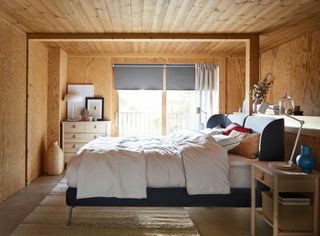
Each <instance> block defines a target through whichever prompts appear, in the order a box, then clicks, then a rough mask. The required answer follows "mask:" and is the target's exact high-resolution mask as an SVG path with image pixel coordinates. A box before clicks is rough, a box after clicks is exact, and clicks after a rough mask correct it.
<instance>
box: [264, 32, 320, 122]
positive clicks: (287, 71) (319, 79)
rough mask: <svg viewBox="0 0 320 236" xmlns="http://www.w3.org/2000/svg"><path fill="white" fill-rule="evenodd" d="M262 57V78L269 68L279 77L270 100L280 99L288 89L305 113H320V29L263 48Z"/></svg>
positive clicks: (271, 92)
mask: <svg viewBox="0 0 320 236" xmlns="http://www.w3.org/2000/svg"><path fill="white" fill-rule="evenodd" d="M260 60H261V62H260V63H261V70H260V71H261V76H260V78H263V77H264V76H265V75H266V74H267V73H269V72H271V73H272V74H273V75H274V77H275V81H274V84H273V86H272V89H271V91H270V93H269V94H268V97H267V100H268V101H269V102H271V103H277V102H279V100H280V98H281V97H282V96H283V95H284V94H285V92H288V94H289V95H290V96H292V98H293V99H294V101H295V104H296V105H299V106H300V107H301V110H303V111H304V115H308V116H320V106H319V104H320V96H319V91H320V66H319V65H320V31H314V32H311V33H308V34H306V35H304V36H303V37H300V38H297V39H295V40H292V41H290V42H288V43H285V44H282V45H280V46H279V47H276V48H273V49H271V50H269V51H266V52H263V53H262V54H261V59H260Z"/></svg>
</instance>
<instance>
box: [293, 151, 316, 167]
mask: <svg viewBox="0 0 320 236" xmlns="http://www.w3.org/2000/svg"><path fill="white" fill-rule="evenodd" d="M296 162H297V164H298V166H299V167H300V169H301V171H303V172H306V173H309V172H311V171H312V170H313V169H314V167H315V165H316V162H315V159H314V158H313V156H312V147H311V146H303V145H302V146H301V150H300V155H298V156H297V159H296Z"/></svg>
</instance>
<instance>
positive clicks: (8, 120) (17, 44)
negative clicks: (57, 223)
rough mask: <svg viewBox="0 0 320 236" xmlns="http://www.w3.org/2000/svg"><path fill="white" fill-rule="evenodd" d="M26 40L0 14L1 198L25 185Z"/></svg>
mask: <svg viewBox="0 0 320 236" xmlns="http://www.w3.org/2000/svg"><path fill="white" fill-rule="evenodd" d="M26 40H27V39H26V34H25V33H23V32H22V31H20V30H18V29H17V28H16V27H14V26H12V25H11V24H8V23H7V22H5V21H3V20H2V19H1V18H0V91H1V92H0V101H1V102H0V150H1V151H0V202H3V201H4V200H5V199H7V198H8V197H9V196H11V195H12V194H13V193H14V192H16V191H17V190H18V189H20V188H21V187H23V186H24V185H25V160H26V159H25V155H26V57H27V54H26V53H27V50H26V48H27V47H26V46H27V44H26V43H27V41H26Z"/></svg>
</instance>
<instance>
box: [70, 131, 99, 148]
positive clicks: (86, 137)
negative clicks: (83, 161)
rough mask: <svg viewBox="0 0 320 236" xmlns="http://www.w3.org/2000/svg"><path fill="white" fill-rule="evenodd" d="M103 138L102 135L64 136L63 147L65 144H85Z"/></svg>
mask: <svg viewBox="0 0 320 236" xmlns="http://www.w3.org/2000/svg"><path fill="white" fill-rule="evenodd" d="M100 136H103V134H78V133H76V134H67V133H66V134H65V135H64V143H65V144H64V145H66V143H70V142H71V143H87V142H89V141H91V140H93V139H95V138H98V137H100Z"/></svg>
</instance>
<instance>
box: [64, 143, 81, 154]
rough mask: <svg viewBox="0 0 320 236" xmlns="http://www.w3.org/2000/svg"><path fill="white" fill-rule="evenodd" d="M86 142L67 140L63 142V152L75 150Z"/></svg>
mask: <svg viewBox="0 0 320 236" xmlns="http://www.w3.org/2000/svg"><path fill="white" fill-rule="evenodd" d="M85 144H86V143H75V142H68V143H65V144H64V150H63V151H64V152H77V151H78V150H79V149H80V148H81V147H83V146H84V145H85Z"/></svg>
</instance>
